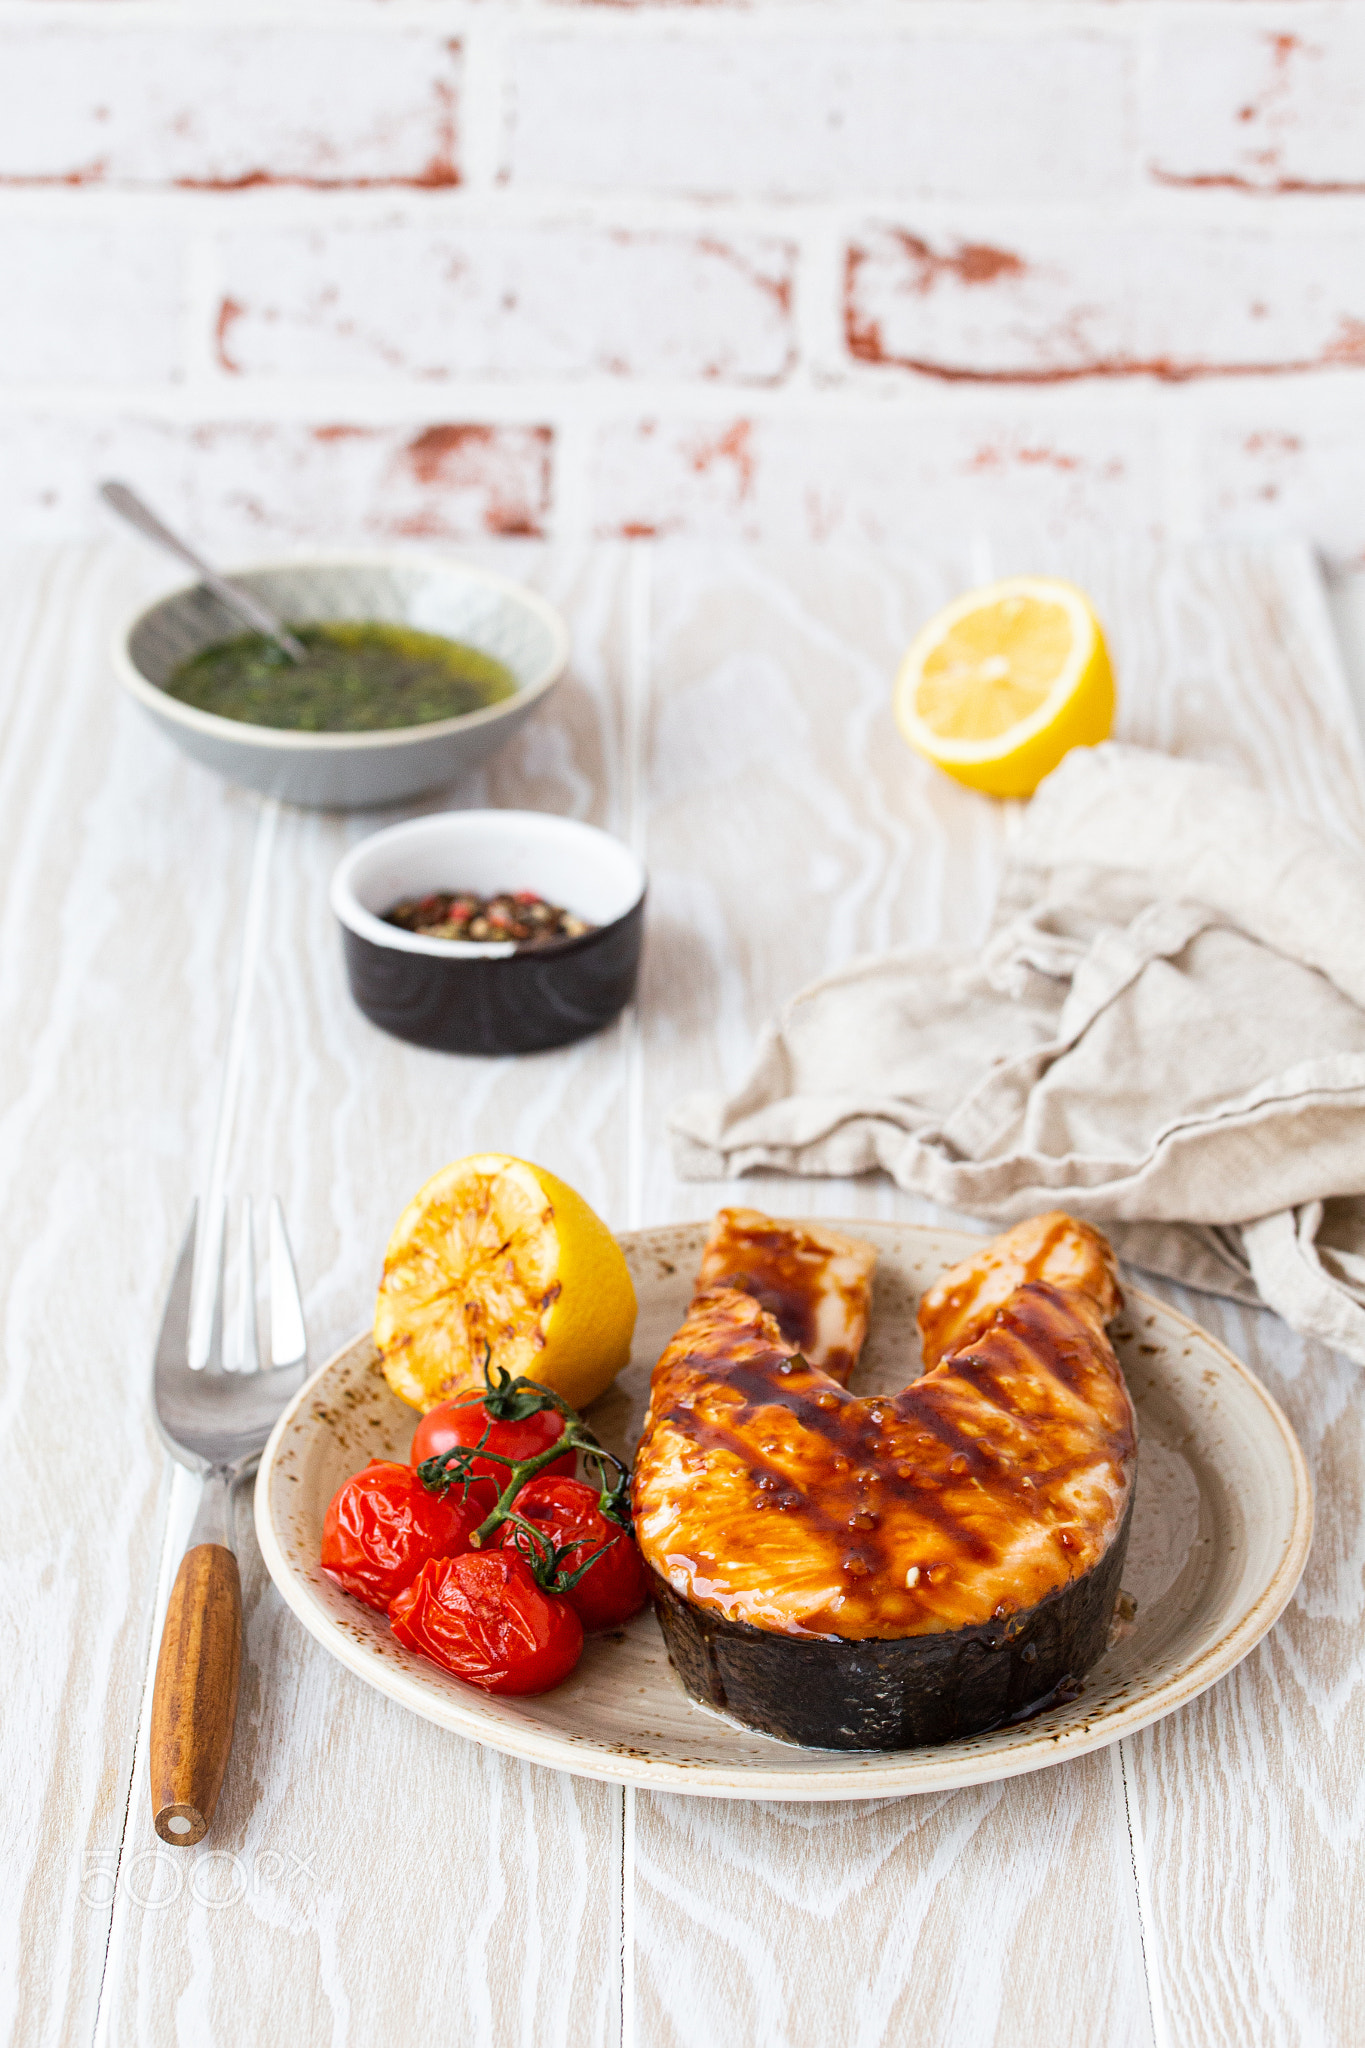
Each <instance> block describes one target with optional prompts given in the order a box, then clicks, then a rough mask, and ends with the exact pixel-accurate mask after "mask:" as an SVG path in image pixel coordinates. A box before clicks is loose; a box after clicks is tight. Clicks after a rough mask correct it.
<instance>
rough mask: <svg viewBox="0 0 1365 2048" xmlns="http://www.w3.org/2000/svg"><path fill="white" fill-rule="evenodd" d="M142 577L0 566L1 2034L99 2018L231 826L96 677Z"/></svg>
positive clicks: (245, 825) (208, 1086) (238, 850)
mask: <svg viewBox="0 0 1365 2048" xmlns="http://www.w3.org/2000/svg"><path fill="white" fill-rule="evenodd" d="M163 581H164V579H162V578H159V577H158V576H157V575H156V574H155V565H152V566H151V568H150V569H149V567H148V565H147V564H146V562H145V559H144V558H143V557H142V556H141V555H139V554H135V553H134V552H133V551H131V550H128V549H122V548H116V549H83V550H79V551H76V550H63V551H60V552H52V551H41V552H39V551H34V552H32V553H30V554H27V555H19V556H10V557H9V558H7V560H6V562H5V564H4V567H3V571H2V572H0V872H3V873H4V876H5V889H4V895H3V901H2V902H0V1234H3V1240H4V1243H5V1245H6V1247H7V1256H6V1260H5V1270H4V1275H3V1281H0V1288H2V1290H3V1323H2V1324H0V1327H2V1328H3V1339H2V1343H3V1358H2V1370H3V1407H4V1418H5V1424H6V1426H5V1428H4V1429H3V1430H2V1431H0V1489H2V1490H3V1495H4V1500H5V1515H4V1520H3V1527H2V1531H0V1545H3V1555H4V1571H5V1581H6V1584H7V1586H9V1587H10V1588H11V1589H12V1592H13V1595H14V1597H13V1599H12V1600H11V1602H10V1603H9V1604H8V1606H7V1618H6V1624H5V1635H4V1646H5V1655H4V1659H3V1687H4V1725H5V1742H6V1771H5V1789H4V1806H3V1810H4V1832H5V1840H6V1843H7V1853H6V1855H5V1858H4V1860H3V1875H0V1901H2V1903H0V2029H3V2031H4V2033H5V2034H6V2035H7V2037H9V2038H12V2039H14V2040H16V2041H22V2042H24V2043H25V2044H28V2043H40V2042H44V2043H45V2042H57V2041H66V2040H88V2039H89V2038H90V2034H91V2031H92V2028H93V2026H94V2021H95V2011H96V2003H97V1998H98V1993H99V1985H100V1976H101V1972H102V1969H103V1965H104V1955H105V1944H106V1939H107V1935H108V1927H109V1901H110V1897H111V1893H112V1874H113V1866H114V1864H115V1863H116V1861H117V1858H118V1855H119V1850H120V1846H121V1842H122V1836H123V1823H124V1808H125V1803H126V1797H127V1787H128V1773H129V1769H130V1765H131V1756H132V1745H133V1736H134V1731H135V1727H136V1721H137V1713H138V1705H139V1701H140V1697H141V1690H142V1677H143V1672H144V1669H145V1661H146V1655H147V1630H148V1625H149V1603H150V1597H151V1593H152V1590H153V1588H154V1586H155V1582H156V1572H157V1561H158V1555H159V1533H160V1520H161V1512H162V1508H163V1506H164V1491H165V1459H164V1456H163V1454H162V1452H161V1449H160V1446H159V1445H158V1444H157V1442H156V1440H155V1438H154V1435H153V1431H152V1425H151V1418H150V1414H149V1412H148V1405H147V1397H148V1391H149V1375H150V1364H151V1345H152V1341H153V1337H154V1333H155V1328H156V1320H157V1317H158V1315H159V1313H160V1306H161V1296H162V1291H163V1289H164V1287H165V1284H166V1279H167V1276H168V1272H169V1266H170V1262H171V1258H172V1255H173V1251H174V1248H175V1246H176V1244H177V1242H178V1240H179V1237H180V1234H181V1232H182V1231H183V1229H184V1224H185V1218H186V1213H187V1210H188V1206H189V1198H190V1195H191V1192H192V1190H193V1187H194V1184H195V1180H196V1176H197V1174H198V1173H199V1172H200V1170H201V1168H202V1165H203V1162H204V1158H205V1154H206V1151H207V1146H208V1143H209V1140H210V1137H211V1132H212V1121H213V1108H214V1098H215V1092H216V1082H217V1071H218V1063H219V1061H220V1059H221V1055H222V1049H223V1029H224V1020H225V1019H226V1017H227V1016H228V1014H229V1013H230V1010H231V1007H232V994H233V985H234V980H235V976H236V971H237V964H238V961H237V953H238V936H239V931H240V922H241V908H242V891H243V883H244V869H245V863H246V858H247V856H248V854H249V849H250V844H251V836H252V832H253V830H254V826H255V810H254V806H253V805H252V804H251V803H250V802H248V801H246V800H243V799H240V798H233V799H231V800H228V801H224V800H223V798H222V797H221V796H220V794H219V791H218V788H217V785H216V784H214V783H213V781H212V779H211V778H210V777H208V776H207V775H206V774H205V773H203V771H201V770H199V769H197V768H194V767H192V766H191V765H190V764H189V763H187V762H186V761H184V760H183V758H182V757H181V756H179V755H178V754H176V753H174V752H173V751H172V750H171V749H170V748H169V747H167V746H166V745H165V743H164V742H162V741H161V740H160V739H158V738H157V737H156V736H155V735H154V733H153V732H152V730H151V728H150V726H148V725H147V724H145V723H144V721H143V720H142V718H141V717H140V715H139V714H138V713H137V712H136V711H135V710H134V709H133V708H132V706H131V705H128V704H126V703H124V702H123V701H121V699H120V698H119V695H118V693H117V691H116V689H115V685H114V682H113V679H112V676H111V674H110V672H109V668H108V663H107V658H106V645H107V641H108V637H109V635H110V633H111V632H112V630H113V626H114V623H115V621H116V620H117V618H118V617H119V615H120V614H121V613H122V612H123V611H125V610H126V609H128V608H130V607H131V606H132V605H134V604H135V603H136V602H137V601H139V599H145V598H146V597H148V596H149V595H151V594H152V592H153V590H154V588H157V587H160V584H161V583H162V582H163ZM187 849H192V853H191V854H190V856H189V857H188V858H187V852H186V850H187Z"/></svg>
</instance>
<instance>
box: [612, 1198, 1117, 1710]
mask: <svg viewBox="0 0 1365 2048" xmlns="http://www.w3.org/2000/svg"><path fill="white" fill-rule="evenodd" d="M875 1258H876V1254H875V1251H874V1250H873V1248H872V1247H871V1246H870V1245H866V1244H861V1243H859V1242H858V1241H857V1240H856V1239H853V1238H847V1237H844V1236H843V1235H841V1234H840V1233H837V1232H834V1231H831V1230H827V1229H825V1228H823V1227H820V1226H815V1225H810V1224H802V1223H789V1222H780V1221H777V1220H775V1219H773V1218H769V1217H764V1216H761V1215H760V1214H759V1213H758V1212H757V1211H754V1210H723V1211H722V1212H721V1214H720V1216H719V1217H718V1218H717V1220H716V1225H715V1228H714V1230H713V1232H712V1235H711V1238H710V1241H709V1242H708V1244H707V1247H706V1251H705V1253H704V1256H703V1260H702V1266H701V1273H700V1277H699V1284H698V1289H697V1293H696V1295H695V1297H694V1299H693V1302H692V1306H691V1309H690V1311H689V1313H688V1316H687V1319H686V1321H685V1322H684V1323H683V1325H682V1328H681V1329H680V1330H679V1331H678V1333H677V1335H676V1336H675V1337H674V1338H673V1340H672V1342H671V1343H670V1344H669V1346H668V1348H667V1350H666V1351H665V1352H664V1354H663V1356H662V1358H661V1359H660V1360H659V1363H658V1365H657V1366H656V1367H655V1369H654V1375H653V1380H652V1384H651V1393H650V1404H649V1412H648V1414H647V1416H646V1419H645V1428H644V1434H643V1436H642V1438H641V1442H640V1447H639V1451H638V1453H637V1455H636V1461H635V1471H634V1479H633V1496H634V1506H635V1518H636V1530H637V1534H638V1536H639V1539H640V1545H641V1548H642V1550H643V1552H644V1555H645V1557H646V1559H647V1561H648V1563H649V1565H650V1567H651V1569H652V1571H653V1573H654V1574H655V1589H656V1605H657V1606H658V1609H659V1614H660V1619H661V1621H662V1623H663V1627H664V1633H665V1637H666V1639H667V1641H668V1645H669V1651H670V1654H671V1656H672V1657H673V1661H674V1663H675V1664H676V1665H677V1667H678V1669H679V1671H680V1673H681V1674H682V1677H683V1680H684V1683H685V1684H686V1685H687V1686H688V1688H689V1690H691V1691H692V1692H694V1693H695V1694H696V1695H697V1696H698V1697H700V1698H702V1699H704V1700H706V1701H707V1702H708V1703H709V1704H711V1705H715V1706H719V1707H722V1708H724V1709H725V1710H726V1711H728V1712H730V1713H731V1714H733V1715H734V1716H735V1717H736V1718H738V1719H740V1720H743V1721H746V1722H748V1723H750V1724H751V1725H753V1726H756V1727H760V1728H764V1729H766V1730H767V1731H768V1732H770V1733H772V1734H777V1735H783V1736H786V1737H787V1738H788V1739H790V1740H795V1741H800V1742H807V1743H815V1744H819V1745H822V1746H831V1747H837V1748H899V1747H906V1746H910V1745H913V1744H918V1743H921V1742H932V1741H945V1740H949V1739H951V1738H953V1737H955V1736H960V1735H965V1734H969V1733H972V1732H976V1731H977V1730H979V1729H981V1728H984V1727H987V1726H991V1725H994V1724H995V1723H997V1722H999V1721H1001V1720H1003V1719H1006V1718H1008V1717H1009V1716H1011V1715H1014V1714H1018V1713H1020V1712H1021V1711H1024V1710H1026V1709H1028V1708H1029V1707H1030V1706H1031V1705H1033V1704H1034V1703H1036V1702H1037V1701H1039V1700H1041V1699H1045V1698H1047V1697H1048V1696H1050V1695H1052V1694H1054V1693H1055V1692H1056V1691H1057V1689H1058V1687H1059V1686H1062V1685H1063V1684H1064V1683H1065V1682H1066V1681H1071V1682H1073V1683H1074V1682H1078V1681H1079V1680H1080V1678H1081V1676H1082V1674H1083V1672H1084V1671H1085V1670H1086V1669H1088V1667H1089V1665H1091V1664H1092V1663H1094V1661H1095V1659H1096V1658H1097V1657H1098V1656H1099V1655H1100V1654H1101V1653H1102V1652H1103V1649H1104V1647H1105V1642H1106V1639H1107V1633H1108V1627H1109V1623H1110V1619H1111V1616H1112V1612H1113V1607H1114V1602H1115V1600H1116V1598H1117V1596H1118V1591H1119V1573H1120V1571H1121V1569H1122V1563H1123V1554H1124V1550H1125V1548H1126V1543H1127V1534H1128V1524H1129V1517H1130V1511H1131V1505H1132V1492H1133V1478H1134V1472H1135V1465H1136V1453H1137V1432H1136V1424H1135V1419H1134V1415H1133V1408H1132V1403H1131V1401H1130V1400H1129V1397H1128V1391H1127V1388H1126V1387H1125V1385H1124V1381H1123V1375H1122V1373H1121V1371H1120V1369H1119V1365H1118V1361H1117V1359H1116V1358H1115V1356H1114V1353H1113V1350H1112V1347H1111V1346H1110V1343H1109V1340H1108V1337H1107V1335H1106V1333H1105V1325H1106V1323H1107V1322H1109V1321H1110V1320H1111V1319H1112V1318H1113V1316H1115V1315H1116V1314H1117V1313H1118V1310H1119V1308H1120V1307H1121V1305H1122V1297H1121V1296H1120V1293H1119V1289H1118V1283H1117V1278H1116V1274H1115V1268H1114V1260H1113V1256H1112V1254H1111V1252H1110V1250H1109V1247H1108V1245H1107V1244H1106V1243H1105V1241H1104V1239H1103V1238H1102V1237H1101V1236H1100V1235H1099V1233H1098V1232H1097V1231H1095V1230H1092V1229H1091V1228H1090V1227H1089V1226H1088V1225H1086V1224H1084V1223H1078V1222H1076V1221H1074V1220H1073V1219H1072V1218H1071V1217H1068V1216H1063V1215H1060V1214H1054V1215H1050V1216H1043V1217H1038V1218H1035V1219H1033V1220H1031V1221H1030V1222H1028V1223H1023V1224H1019V1225H1017V1226H1016V1227H1015V1228H1014V1229H1012V1230H1009V1231H1007V1232H1006V1233H1005V1234H1004V1235H1003V1236H1001V1237H999V1238H997V1239H995V1240H994V1242H992V1243H989V1244H986V1245H983V1246H982V1248H981V1250H980V1251H979V1252H976V1253H974V1254H973V1255H972V1257H971V1258H969V1259H966V1260H964V1261H963V1262H962V1264H961V1265H958V1266H955V1267H953V1268H952V1270H951V1271H950V1272H947V1273H945V1274H944V1275H943V1277H942V1279H941V1280H939V1281H938V1283H937V1284H936V1285H935V1286H934V1287H932V1288H931V1289H930V1290H929V1292H928V1293H927V1294H926V1295H925V1296H924V1299H923V1301H922V1302H921V1304H920V1310H919V1324H920V1334H921V1340H922V1348H923V1371H922V1373H921V1375H920V1377H919V1378H917V1379H915V1380H914V1381H912V1383H911V1384H910V1385H908V1386H906V1387H905V1388H904V1389H903V1390H902V1391H901V1392H900V1393H898V1394H886V1395H876V1396H867V1397H863V1396H858V1395H855V1394H851V1393H850V1392H849V1391H848V1390H847V1387H846V1385H845V1384H844V1383H845V1381H846V1380H847V1378H848V1375H849V1373H850V1372H851V1370H852V1368H853V1366H854V1364H855V1363H856V1360H857V1356H858V1352H859V1350H860V1348H861V1345H862V1342H863V1338H864V1335H865V1333H866V1329H867V1319H868V1311H869V1305H870V1298H871V1285H872V1272H873V1266H874V1264H875Z"/></svg>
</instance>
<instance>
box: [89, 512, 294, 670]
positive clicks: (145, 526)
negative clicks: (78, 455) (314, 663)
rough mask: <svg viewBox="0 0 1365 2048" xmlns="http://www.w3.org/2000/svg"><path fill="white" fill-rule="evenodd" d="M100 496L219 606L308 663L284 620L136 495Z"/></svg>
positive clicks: (254, 630) (255, 631)
mask: <svg viewBox="0 0 1365 2048" xmlns="http://www.w3.org/2000/svg"><path fill="white" fill-rule="evenodd" d="M100 496H101V497H102V498H103V500H104V502H105V504H106V505H112V506H113V508H114V510H115V512H117V513H118V515H119V517H120V518H121V519H126V520H127V522H128V524H129V525H130V526H135V527H136V528H137V530H138V532H139V533H141V534H144V535H145V536H146V538H147V539H148V540H154V541H155V542H156V543H157V545H158V546H159V547H163V548H165V549H166V551H167V553H168V554H172V555H178V556H179V557H180V560H181V561H182V562H188V563H189V565H190V567H191V569H193V570H194V571H195V573H196V574H197V576H198V577H199V580H200V582H201V583H203V584H204V585H205V587H206V588H207V589H209V590H211V591H212V592H213V594H214V596H215V597H216V598H217V599H218V601H219V603H220V604H224V605H226V606H227V608H228V610H229V611H230V612H236V614H237V616H238V618H239V619H242V620H244V621H245V622H246V624H247V625H248V626H250V627H251V629H252V631H253V632H254V633H264V634H265V637H266V639H267V640H273V641H274V642H275V645H276V646H277V647H280V648H282V649H283V650H284V652H285V653H286V654H287V655H288V656H289V659H290V660H291V661H304V660H306V659H307V655H308V649H307V648H306V647H305V646H304V644H303V642H302V641H301V640H296V639H295V637H294V635H293V634H292V633H291V632H290V630H289V628H288V626H286V625H285V623H284V621H283V619H277V618H276V616H275V614H274V612H272V611H271V610H270V608H269V606H268V605H264V604H262V603H261V600H260V599H259V598H258V597H254V596H253V595H252V593H251V592H250V591H249V590H243V589H242V587H241V585H240V584H237V583H229V581H228V579H227V577H226V576H220V575H219V574H218V571H217V570H216V569H211V568H210V567H209V565H208V563H207V562H206V561H205V560H204V558H203V556H202V555H197V554H196V553H195V552H194V549H193V548H192V547H188V546H187V545H186V543H185V542H184V541H183V540H181V538H180V536H179V535H178V534H174V533H172V532H171V529H170V528H169V526H163V525H162V523H161V521H160V520H159V519H158V518H157V516H156V514H155V512H153V511H152V510H151V508H150V507H149V506H147V505H144V504H143V502H142V500H141V498H139V496H138V495H137V492H136V491H130V490H129V488H128V486H127V484H117V483H105V484H101V485H100Z"/></svg>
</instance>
